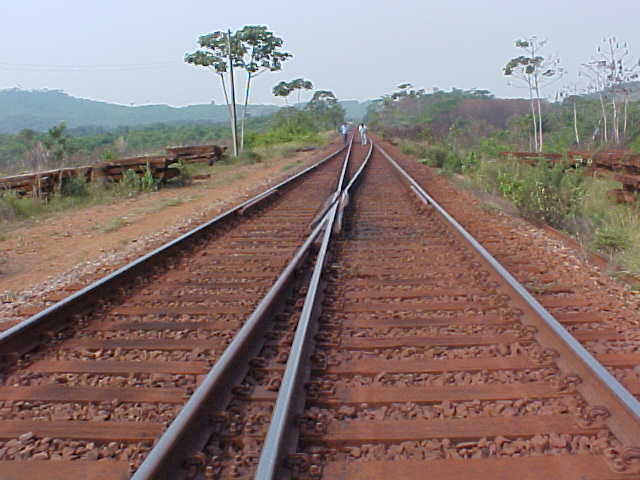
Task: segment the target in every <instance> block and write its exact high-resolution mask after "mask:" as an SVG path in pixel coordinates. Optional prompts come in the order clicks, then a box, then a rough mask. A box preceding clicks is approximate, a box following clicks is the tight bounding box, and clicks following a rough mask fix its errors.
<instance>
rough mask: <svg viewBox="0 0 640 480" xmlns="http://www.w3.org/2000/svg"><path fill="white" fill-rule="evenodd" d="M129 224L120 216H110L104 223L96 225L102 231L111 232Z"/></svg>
mask: <svg viewBox="0 0 640 480" xmlns="http://www.w3.org/2000/svg"><path fill="white" fill-rule="evenodd" d="M127 225H129V222H128V221H127V220H125V219H124V218H122V217H114V218H110V219H109V220H107V222H105V223H104V224H102V225H100V226H98V227H97V230H100V231H101V232H102V233H111V232H115V231H117V230H120V229H121V228H123V227H126V226H127Z"/></svg>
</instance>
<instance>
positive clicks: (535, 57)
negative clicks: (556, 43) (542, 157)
mask: <svg viewBox="0 0 640 480" xmlns="http://www.w3.org/2000/svg"><path fill="white" fill-rule="evenodd" d="M546 44H547V41H546V40H544V39H543V40H541V39H539V38H538V37H536V36H535V35H534V36H531V37H529V38H525V39H521V40H516V42H515V46H516V47H517V48H519V49H520V50H522V51H523V53H524V54H523V55H520V56H517V57H514V58H512V59H511V60H509V62H507V64H506V65H505V67H504V68H503V72H504V74H505V75H506V76H508V77H510V78H513V79H515V80H517V81H518V82H519V83H520V84H521V85H524V86H525V87H526V88H528V89H529V100H530V102H531V116H532V119H533V137H534V145H535V147H536V150H537V151H539V152H541V151H542V147H543V145H544V140H543V133H542V98H543V92H544V90H545V89H546V88H547V87H549V86H550V85H552V84H553V83H555V82H557V81H558V80H559V79H560V78H562V76H563V75H564V73H565V72H564V68H563V67H562V65H561V64H560V59H559V58H558V57H556V56H548V57H547V58H545V57H543V56H542V55H541V51H542V49H543V48H544V47H545V45H546Z"/></svg>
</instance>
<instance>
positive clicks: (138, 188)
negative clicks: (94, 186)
mask: <svg viewBox="0 0 640 480" xmlns="http://www.w3.org/2000/svg"><path fill="white" fill-rule="evenodd" d="M159 185H160V182H159V180H158V179H156V178H154V176H153V172H152V171H151V168H150V167H149V165H147V166H146V167H145V169H144V173H143V174H142V175H138V174H137V173H136V171H135V170H133V169H130V168H129V169H127V170H125V171H124V172H122V178H121V179H120V182H119V184H118V187H119V188H120V189H121V190H124V191H125V192H129V193H133V192H155V191H156V190H158V187H159Z"/></svg>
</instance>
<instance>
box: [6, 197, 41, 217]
mask: <svg viewBox="0 0 640 480" xmlns="http://www.w3.org/2000/svg"><path fill="white" fill-rule="evenodd" d="M44 209H45V204H44V203H43V202H42V201H40V200H38V199H35V198H29V197H20V196H18V195H17V194H16V193H14V192H7V193H5V194H4V195H2V197H0V218H2V219H3V220H15V219H19V218H29V217H33V216H35V215H37V214H39V213H41V212H42V211H44Z"/></svg>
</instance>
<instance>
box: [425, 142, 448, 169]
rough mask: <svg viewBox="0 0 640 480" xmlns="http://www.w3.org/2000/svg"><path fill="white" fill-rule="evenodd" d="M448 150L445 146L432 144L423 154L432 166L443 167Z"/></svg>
mask: <svg viewBox="0 0 640 480" xmlns="http://www.w3.org/2000/svg"><path fill="white" fill-rule="evenodd" d="M448 154H449V152H448V150H447V149H446V148H445V147H441V146H437V145H434V146H432V147H429V148H427V149H426V150H425V152H424V156H425V157H426V158H427V159H428V160H429V164H430V165H431V166H432V167H436V168H443V167H444V164H445V162H446V161H447V156H448Z"/></svg>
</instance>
